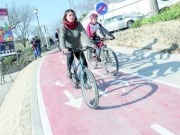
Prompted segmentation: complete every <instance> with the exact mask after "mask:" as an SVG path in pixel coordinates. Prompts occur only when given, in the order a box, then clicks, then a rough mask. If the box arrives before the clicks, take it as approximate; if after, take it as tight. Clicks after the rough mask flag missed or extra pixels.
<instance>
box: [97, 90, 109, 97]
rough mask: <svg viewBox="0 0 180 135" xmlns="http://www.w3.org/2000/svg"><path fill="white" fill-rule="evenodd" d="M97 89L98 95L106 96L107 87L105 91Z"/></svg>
mask: <svg viewBox="0 0 180 135" xmlns="http://www.w3.org/2000/svg"><path fill="white" fill-rule="evenodd" d="M98 91H99V95H101V96H103V97H107V96H108V94H107V93H106V92H107V89H106V90H105V91H102V90H100V89H98Z"/></svg>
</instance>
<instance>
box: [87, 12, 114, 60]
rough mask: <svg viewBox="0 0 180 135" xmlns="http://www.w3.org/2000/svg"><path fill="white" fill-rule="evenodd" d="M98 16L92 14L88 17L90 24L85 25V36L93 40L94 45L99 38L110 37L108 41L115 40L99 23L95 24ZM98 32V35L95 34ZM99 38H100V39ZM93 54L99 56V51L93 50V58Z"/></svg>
mask: <svg viewBox="0 0 180 135" xmlns="http://www.w3.org/2000/svg"><path fill="white" fill-rule="evenodd" d="M97 18H98V15H97V14H95V13H92V14H91V15H90V23H89V24H88V25H87V28H86V33H87V35H88V36H89V37H90V38H91V39H92V40H93V42H94V43H95V44H98V41H99V40H100V39H101V38H105V37H106V36H108V37H110V39H111V40H112V39H115V37H114V36H113V35H112V34H111V33H110V32H109V31H108V30H106V29H105V28H104V27H103V26H102V25H101V24H100V23H99V22H97ZM98 31H99V33H100V35H98V34H99V33H98V34H97V32H98ZM100 36H101V37H100ZM95 53H97V56H99V55H100V50H99V49H98V48H97V49H96V50H93V56H95ZM97 60H98V61H101V60H100V58H99V57H98V58H97Z"/></svg>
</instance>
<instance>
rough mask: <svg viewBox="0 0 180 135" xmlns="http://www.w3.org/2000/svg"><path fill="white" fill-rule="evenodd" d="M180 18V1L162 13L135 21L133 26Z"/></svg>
mask: <svg viewBox="0 0 180 135" xmlns="http://www.w3.org/2000/svg"><path fill="white" fill-rule="evenodd" d="M178 18H180V2H179V3H177V4H174V5H172V6H170V7H166V8H164V9H162V10H161V12H160V14H158V15H155V16H151V17H149V18H144V19H142V20H138V21H136V22H134V23H133V25H132V28H138V27H141V26H143V25H147V24H153V23H157V22H162V21H169V20H174V19H178Z"/></svg>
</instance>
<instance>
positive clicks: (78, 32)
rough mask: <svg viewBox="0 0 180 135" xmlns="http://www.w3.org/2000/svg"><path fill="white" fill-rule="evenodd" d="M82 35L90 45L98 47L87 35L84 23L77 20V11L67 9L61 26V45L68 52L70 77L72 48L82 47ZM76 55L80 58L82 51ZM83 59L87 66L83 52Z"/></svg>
mask: <svg viewBox="0 0 180 135" xmlns="http://www.w3.org/2000/svg"><path fill="white" fill-rule="evenodd" d="M81 37H82V38H83V39H84V41H85V42H86V43H87V44H88V45H91V46H92V47H96V45H94V44H93V42H92V41H91V40H90V39H89V37H88V36H87V34H86V31H85V30H84V28H83V26H82V24H81V23H80V22H78V21H77V17H76V14H75V12H74V11H73V10H72V9H68V10H66V11H65V13H64V17H63V25H62V26H61V27H60V46H61V48H62V51H63V52H64V53H66V54H67V75H68V77H69V78H72V74H71V65H72V63H73V59H74V56H73V53H72V51H71V50H72V49H80V48H82V45H81ZM74 55H75V56H76V58H77V59H79V57H80V52H75V53H74ZM82 60H83V63H84V65H85V66H87V62H86V59H85V56H84V54H83V53H82Z"/></svg>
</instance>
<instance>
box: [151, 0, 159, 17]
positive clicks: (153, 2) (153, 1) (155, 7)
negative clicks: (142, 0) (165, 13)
mask: <svg viewBox="0 0 180 135" xmlns="http://www.w3.org/2000/svg"><path fill="white" fill-rule="evenodd" d="M149 4H150V8H151V10H152V13H153V15H156V14H159V7H158V2H157V0H149Z"/></svg>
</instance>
